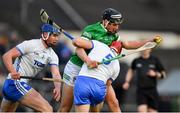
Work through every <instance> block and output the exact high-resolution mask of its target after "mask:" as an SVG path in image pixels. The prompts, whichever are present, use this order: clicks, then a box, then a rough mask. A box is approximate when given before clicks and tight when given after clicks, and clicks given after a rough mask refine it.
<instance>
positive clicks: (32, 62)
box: [8, 39, 59, 82]
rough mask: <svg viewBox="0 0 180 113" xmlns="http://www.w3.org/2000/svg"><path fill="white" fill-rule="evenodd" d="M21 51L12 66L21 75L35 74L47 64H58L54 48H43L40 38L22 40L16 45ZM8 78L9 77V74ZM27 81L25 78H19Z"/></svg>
mask: <svg viewBox="0 0 180 113" xmlns="http://www.w3.org/2000/svg"><path fill="white" fill-rule="evenodd" d="M16 48H17V49H18V50H19V52H20V53H21V56H19V57H17V58H16V60H15V62H14V64H13V65H14V67H15V69H16V71H17V72H19V73H20V75H21V76H35V75H37V74H38V72H40V71H42V69H43V68H44V67H45V66H47V65H57V66H58V64H59V59H58V57H57V55H56V53H55V52H54V50H53V49H52V48H51V47H49V48H45V46H44V45H43V42H42V39H32V40H27V41H24V42H22V43H20V44H18V45H17V46H16ZM8 78H11V76H10V74H9V75H8ZM20 80H21V81H25V82H27V80H26V79H20Z"/></svg>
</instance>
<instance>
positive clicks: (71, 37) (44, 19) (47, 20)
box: [40, 9, 74, 40]
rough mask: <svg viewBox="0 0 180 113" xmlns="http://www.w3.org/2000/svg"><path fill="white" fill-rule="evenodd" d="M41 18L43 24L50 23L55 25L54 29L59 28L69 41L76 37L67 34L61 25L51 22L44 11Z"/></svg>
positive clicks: (42, 10) (41, 12) (41, 11)
mask: <svg viewBox="0 0 180 113" xmlns="http://www.w3.org/2000/svg"><path fill="white" fill-rule="evenodd" d="M40 17H41V21H42V22H43V23H48V24H51V25H53V26H54V27H56V28H58V29H59V30H60V31H61V32H62V33H63V34H64V35H65V36H67V37H68V38H69V39H71V40H73V39H74V37H73V36H72V35H70V34H69V33H68V32H66V31H65V30H64V29H62V28H61V27H60V26H59V25H57V24H56V23H55V22H54V21H53V20H51V19H50V17H49V16H48V14H47V13H46V11H45V10H44V9H41V10H40Z"/></svg>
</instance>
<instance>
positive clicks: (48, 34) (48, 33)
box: [41, 32, 51, 47]
mask: <svg viewBox="0 0 180 113" xmlns="http://www.w3.org/2000/svg"><path fill="white" fill-rule="evenodd" d="M41 36H42V39H43V40H44V42H45V44H46V45H47V46H48V47H51V46H50V45H49V44H48V43H47V39H48V38H49V36H50V32H47V36H46V37H44V33H42V34H41Z"/></svg>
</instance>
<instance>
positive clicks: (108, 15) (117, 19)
mask: <svg viewBox="0 0 180 113" xmlns="http://www.w3.org/2000/svg"><path fill="white" fill-rule="evenodd" d="M102 18H103V20H105V19H107V20H108V21H109V22H110V23H115V24H121V23H122V22H123V17H122V15H121V13H120V12H118V11H117V10H115V9H112V8H107V9H105V10H104V12H103V14H102Z"/></svg>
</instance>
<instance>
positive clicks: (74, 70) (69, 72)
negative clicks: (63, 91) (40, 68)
mask: <svg viewBox="0 0 180 113" xmlns="http://www.w3.org/2000/svg"><path fill="white" fill-rule="evenodd" d="M80 70H81V67H79V66H77V65H75V64H73V63H72V62H71V61H68V63H67V64H66V66H65V69H64V74H63V80H64V82H65V83H66V84H67V85H70V86H74V81H75V77H76V76H77V75H78V74H79V71H80Z"/></svg>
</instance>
